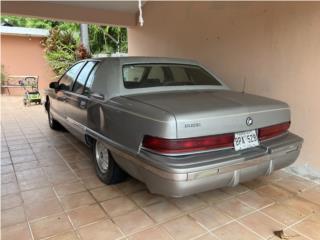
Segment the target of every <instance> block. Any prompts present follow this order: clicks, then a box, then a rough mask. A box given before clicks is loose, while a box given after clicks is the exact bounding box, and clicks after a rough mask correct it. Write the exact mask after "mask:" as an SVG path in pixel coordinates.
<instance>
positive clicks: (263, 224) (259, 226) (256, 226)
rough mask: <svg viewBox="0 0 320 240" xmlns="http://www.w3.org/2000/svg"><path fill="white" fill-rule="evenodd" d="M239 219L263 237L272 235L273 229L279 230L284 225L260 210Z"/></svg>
mask: <svg viewBox="0 0 320 240" xmlns="http://www.w3.org/2000/svg"><path fill="white" fill-rule="evenodd" d="M239 221H240V222H241V223H243V224H244V225H246V226H247V227H249V228H250V229H252V230H253V231H254V232H256V233H258V234H259V235H260V236H262V237H264V238H270V237H272V236H273V232H274V231H279V230H281V229H283V227H284V225H282V224H280V223H278V222H275V221H274V220H272V219H271V218H269V217H267V216H265V215H264V214H262V213H260V212H255V213H253V214H250V215H248V216H245V217H244V218H241V219H240V220H239Z"/></svg>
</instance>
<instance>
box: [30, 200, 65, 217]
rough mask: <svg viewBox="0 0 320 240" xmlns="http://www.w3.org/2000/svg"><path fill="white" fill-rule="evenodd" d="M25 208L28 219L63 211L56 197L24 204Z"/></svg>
mask: <svg viewBox="0 0 320 240" xmlns="http://www.w3.org/2000/svg"><path fill="white" fill-rule="evenodd" d="M25 209H26V213H27V216H28V219H29V220H34V219H37V218H42V217H47V216H50V215H54V214H58V213H61V212H62V211H63V209H62V207H61V206H60V203H59V201H58V199H56V198H53V199H48V200H45V199H43V200H42V201H39V200H38V201H35V202H33V203H27V204H25Z"/></svg>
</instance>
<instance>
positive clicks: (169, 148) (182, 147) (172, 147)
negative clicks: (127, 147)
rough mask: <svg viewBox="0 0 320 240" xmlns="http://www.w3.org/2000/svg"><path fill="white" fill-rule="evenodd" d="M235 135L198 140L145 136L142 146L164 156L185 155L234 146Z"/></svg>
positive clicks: (200, 138)
mask: <svg viewBox="0 0 320 240" xmlns="http://www.w3.org/2000/svg"><path fill="white" fill-rule="evenodd" d="M233 139H234V134H232V133H231V134H222V135H215V136H207V137H197V138H184V139H183V138H182V139H166V138H159V137H152V136H145V137H144V138H143V142H142V145H143V147H144V148H147V149H149V150H152V151H155V152H158V153H164V154H179V153H180V154H184V153H191V152H198V151H206V150H211V149H215V148H225V147H232V146H233Z"/></svg>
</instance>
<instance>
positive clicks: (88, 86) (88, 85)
mask: <svg viewBox="0 0 320 240" xmlns="http://www.w3.org/2000/svg"><path fill="white" fill-rule="evenodd" d="M98 66H99V63H97V64H96V65H95V66H94V68H93V69H92V71H91V72H90V75H89V77H88V80H87V82H86V85H85V88H84V94H85V95H88V94H90V92H91V87H92V83H93V81H94V78H95V75H96V71H97V69H98Z"/></svg>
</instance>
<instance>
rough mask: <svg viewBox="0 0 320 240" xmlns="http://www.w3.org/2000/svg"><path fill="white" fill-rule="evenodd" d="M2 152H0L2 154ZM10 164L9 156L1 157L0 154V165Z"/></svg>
mask: <svg viewBox="0 0 320 240" xmlns="http://www.w3.org/2000/svg"><path fill="white" fill-rule="evenodd" d="M2 154H3V153H1V155H2ZM10 164H12V161H11V158H10V157H7V158H6V157H3V156H1V166H5V165H10Z"/></svg>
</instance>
